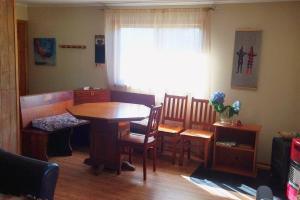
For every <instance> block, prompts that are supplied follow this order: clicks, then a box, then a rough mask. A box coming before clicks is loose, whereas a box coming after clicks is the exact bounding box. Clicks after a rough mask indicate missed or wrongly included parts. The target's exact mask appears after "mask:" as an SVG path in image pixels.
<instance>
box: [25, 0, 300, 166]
mask: <svg viewBox="0 0 300 200" xmlns="http://www.w3.org/2000/svg"><path fill="white" fill-rule="evenodd" d="M28 12H29V36H30V38H29V41H30V44H29V47H30V48H31V49H30V55H29V58H30V68H29V88H30V93H39V92H46V91H55V90H63V89H74V88H78V87H82V86H85V85H91V86H95V87H105V86H106V78H105V75H104V70H102V69H101V68H96V67H95V65H94V35H95V34H103V32H104V25H103V12H102V11H101V10H99V9H98V8H94V7H90V8H76V7H74V8H64V7H48V8H47V7H29V10H28ZM211 28H212V33H211V34H212V35H211V40H212V43H211V44H212V46H211V68H212V88H211V90H212V92H213V91H216V90H222V91H224V92H225V93H226V95H227V98H226V100H227V101H228V103H231V102H232V101H233V100H236V99H238V100H240V101H241V102H242V110H241V113H240V115H239V118H240V119H241V120H242V122H243V123H256V124H261V125H262V126H263V129H262V131H261V134H260V141H259V154H258V160H259V161H260V162H266V163H268V162H269V161H270V154H271V142H272V137H273V136H277V131H279V130H296V129H297V128H298V130H299V129H300V123H298V120H299V118H300V106H299V105H298V104H297V103H298V102H299V101H300V84H299V83H298V80H297V77H298V74H299V73H300V66H299V65H300V60H299V56H298V54H299V52H300V2H294V3H264V4H261V3H260V4H231V5H217V8H216V10H215V11H213V12H212V27H211ZM247 28H251V29H258V30H262V31H263V38H262V51H261V61H260V71H259V81H258V89H257V90H254V91H249V90H236V89H231V86H230V83H231V70H232V62H233V47H234V36H235V31H236V30H238V29H247ZM46 36H49V37H56V39H57V44H62V43H65V44H68V43H69V44H86V45H87V47H88V48H87V49H86V50H77V49H60V48H57V65H56V66H55V67H45V66H35V65H34V64H33V59H32V58H33V55H32V44H31V43H32V38H34V37H46Z"/></svg>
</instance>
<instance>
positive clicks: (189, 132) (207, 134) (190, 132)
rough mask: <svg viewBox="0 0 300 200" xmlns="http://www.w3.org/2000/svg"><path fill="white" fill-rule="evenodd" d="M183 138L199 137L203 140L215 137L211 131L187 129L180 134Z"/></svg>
mask: <svg viewBox="0 0 300 200" xmlns="http://www.w3.org/2000/svg"><path fill="white" fill-rule="evenodd" d="M180 135H181V136H189V137H198V138H203V139H211V138H212V137H213V135H214V133H213V132H211V131H205V130H198V129H187V130H185V131H183V132H182V133H180Z"/></svg>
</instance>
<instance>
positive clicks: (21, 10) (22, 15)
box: [15, 3, 28, 20]
mask: <svg viewBox="0 0 300 200" xmlns="http://www.w3.org/2000/svg"><path fill="white" fill-rule="evenodd" d="M15 12H16V19H19V20H28V9H27V5H23V4H18V3H17V4H16V10H15Z"/></svg>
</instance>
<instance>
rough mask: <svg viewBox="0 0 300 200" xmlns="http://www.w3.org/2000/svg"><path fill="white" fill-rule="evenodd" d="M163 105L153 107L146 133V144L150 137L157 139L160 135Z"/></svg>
mask: <svg viewBox="0 0 300 200" xmlns="http://www.w3.org/2000/svg"><path fill="white" fill-rule="evenodd" d="M161 110H162V105H159V106H151V110H150V115H149V119H148V125H147V131H146V133H145V141H144V142H145V144H146V143H147V141H148V138H149V137H155V138H156V136H157V133H158V125H159V121H160V115H161Z"/></svg>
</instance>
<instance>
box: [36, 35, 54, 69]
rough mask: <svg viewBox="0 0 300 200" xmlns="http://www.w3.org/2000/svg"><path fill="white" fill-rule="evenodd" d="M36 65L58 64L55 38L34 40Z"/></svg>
mask: <svg viewBox="0 0 300 200" xmlns="http://www.w3.org/2000/svg"><path fill="white" fill-rule="evenodd" d="M33 47H34V63H35V64H36V65H55V64H56V40H55V38H34V39H33Z"/></svg>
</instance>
